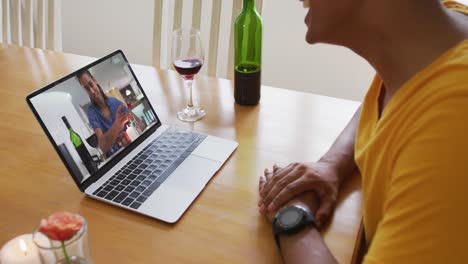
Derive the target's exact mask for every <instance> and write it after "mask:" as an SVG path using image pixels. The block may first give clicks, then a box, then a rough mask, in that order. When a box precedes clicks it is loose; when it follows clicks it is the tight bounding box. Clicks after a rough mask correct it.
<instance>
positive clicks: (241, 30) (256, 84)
mask: <svg viewBox="0 0 468 264" xmlns="http://www.w3.org/2000/svg"><path fill="white" fill-rule="evenodd" d="M234 42H235V51H234V58H235V61H234V99H235V100H236V103H238V104H240V105H256V104H258V101H259V100H260V85H261V65H262V18H261V17H260V15H259V14H258V13H257V10H256V8H255V0H243V6H242V11H241V13H240V14H239V15H238V16H237V18H236V23H235V28H234Z"/></svg>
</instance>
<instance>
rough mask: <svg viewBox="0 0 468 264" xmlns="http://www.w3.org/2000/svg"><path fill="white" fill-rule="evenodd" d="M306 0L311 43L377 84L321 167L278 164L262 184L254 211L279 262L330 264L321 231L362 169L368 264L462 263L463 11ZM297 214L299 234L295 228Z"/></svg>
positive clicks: (408, 1)
mask: <svg viewBox="0 0 468 264" xmlns="http://www.w3.org/2000/svg"><path fill="white" fill-rule="evenodd" d="M307 1H308V4H309V5H310V9H309V12H308V14H307V16H306V18H305V23H306V25H307V28H308V31H307V35H306V40H307V42H308V43H310V44H314V43H319V42H322V43H329V44H335V45H341V46H345V47H348V48H350V49H352V50H353V51H354V52H356V53H357V54H359V55H360V56H362V57H363V58H365V59H366V60H367V61H368V62H369V63H370V64H371V65H372V66H373V67H374V68H375V69H376V71H377V74H376V77H375V79H374V81H373V83H372V85H371V87H370V89H369V91H368V93H367V95H366V97H365V100H364V102H363V104H362V106H361V107H360V109H359V110H358V111H357V112H356V114H355V115H354V117H353V118H352V119H351V121H350V123H349V124H348V125H347V126H346V128H345V129H344V130H343V132H342V133H341V134H340V135H339V137H338V138H337V139H336V141H335V143H334V144H333V145H332V146H331V148H330V150H329V151H328V152H327V153H326V154H325V155H324V156H323V157H322V158H321V159H320V160H319V161H318V162H314V163H309V164H301V163H294V164H290V165H288V166H286V167H284V168H280V167H277V166H274V167H273V170H265V175H264V176H262V177H261V178H260V186H259V192H260V198H261V199H260V202H259V207H260V209H259V210H260V212H262V213H264V214H265V215H267V217H268V219H270V220H271V221H273V225H274V230H275V234H276V237H277V239H278V243H279V246H280V250H281V252H282V254H283V258H284V261H285V262H286V263H335V262H336V260H335V258H334V257H333V256H332V254H331V253H330V251H329V250H328V248H327V246H326V245H325V244H324V242H323V240H322V238H321V237H320V233H319V232H318V231H317V227H320V226H322V225H323V224H324V222H325V221H326V220H327V219H328V217H329V216H330V214H331V213H332V209H333V207H334V203H335V200H336V197H337V194H338V191H339V186H340V183H341V182H342V181H343V180H344V179H345V178H346V177H348V176H349V175H350V174H351V173H352V172H353V170H355V169H358V170H359V171H360V173H361V176H362V184H363V186H362V190H363V211H364V228H365V235H366V240H367V246H368V251H367V254H366V256H365V257H364V263H468V250H466V246H465V245H466V242H467V240H468V238H467V237H468V236H467V235H468V225H467V223H468V213H467V212H466V210H465V209H464V208H465V207H466V204H467V203H468V198H467V196H465V195H464V192H465V190H466V189H467V188H468V137H467V136H466V131H468V16H467V15H466V14H467V13H468V8H467V7H465V6H463V5H461V4H458V3H456V2H454V1H443V3H441V2H440V1H439V0H339V1H338V0H307ZM444 5H445V7H444ZM447 7H448V8H447ZM317 198H318V199H317ZM298 205H299V206H298ZM281 208H282V209H281ZM278 209H281V210H280V211H279V212H278ZM277 212H278V213H277ZM275 214H276V216H275ZM297 215H302V216H304V217H303V218H302V219H299V218H297V219H298V222H297V223H299V222H300V224H297V223H295V222H293V221H292V222H291V220H294V219H295V218H294V217H296V216H297ZM304 219H306V220H304ZM299 220H300V221H299ZM288 221H289V222H288ZM285 223H286V224H287V223H290V226H287V225H285ZM291 226H292V227H294V228H293V229H295V230H292V231H291Z"/></svg>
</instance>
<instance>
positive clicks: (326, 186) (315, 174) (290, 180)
mask: <svg viewBox="0 0 468 264" xmlns="http://www.w3.org/2000/svg"><path fill="white" fill-rule="evenodd" d="M339 186H340V177H339V175H338V170H337V169H335V167H334V166H333V165H332V164H330V163H327V162H324V161H319V162H314V163H292V164H290V165H288V166H286V167H284V168H280V167H278V166H276V165H274V166H273V175H272V176H271V177H270V179H269V180H268V181H267V182H266V184H265V186H264V188H262V191H261V193H260V196H261V199H260V202H259V205H261V204H262V203H263V205H264V207H265V208H267V209H268V211H273V212H275V211H276V210H277V209H278V208H280V207H281V206H283V205H284V204H285V203H287V202H288V201H290V200H291V199H293V198H294V197H296V196H299V195H300V194H302V193H304V192H309V191H313V192H315V194H316V195H317V197H318V198H319V208H318V210H317V211H316V214H315V217H316V221H317V224H318V225H319V226H321V225H322V224H324V223H325V222H326V220H327V219H328V217H329V216H330V215H331V213H332V210H333V208H334V206H335V202H336V198H337V195H338V190H339Z"/></svg>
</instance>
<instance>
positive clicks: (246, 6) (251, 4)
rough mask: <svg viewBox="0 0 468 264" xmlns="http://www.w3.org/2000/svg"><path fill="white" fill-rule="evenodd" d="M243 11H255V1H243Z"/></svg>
mask: <svg viewBox="0 0 468 264" xmlns="http://www.w3.org/2000/svg"><path fill="white" fill-rule="evenodd" d="M242 10H243V11H247V10H248V11H255V10H256V9H255V0H243V3H242Z"/></svg>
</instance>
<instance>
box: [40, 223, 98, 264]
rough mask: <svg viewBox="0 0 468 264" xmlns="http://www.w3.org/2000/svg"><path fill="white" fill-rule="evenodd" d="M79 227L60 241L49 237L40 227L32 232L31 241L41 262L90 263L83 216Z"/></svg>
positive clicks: (45, 263) (44, 263) (59, 263)
mask: <svg viewBox="0 0 468 264" xmlns="http://www.w3.org/2000/svg"><path fill="white" fill-rule="evenodd" d="M82 221H83V223H82V226H81V229H80V230H79V231H78V232H76V234H74V235H73V236H72V237H71V238H69V239H67V240H64V241H61V240H56V239H51V238H50V237H48V236H47V235H45V234H44V233H43V232H41V230H40V227H38V228H36V230H34V233H33V241H34V243H35V244H36V246H37V248H38V253H39V257H40V259H41V263H42V264H92V263H93V260H92V258H91V254H90V251H89V244H88V236H87V230H88V229H87V224H86V220H85V219H84V218H83V220H82Z"/></svg>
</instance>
